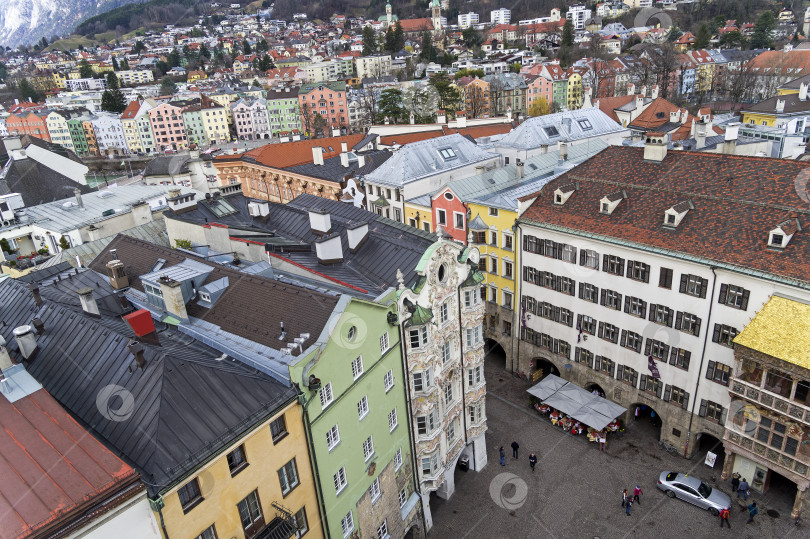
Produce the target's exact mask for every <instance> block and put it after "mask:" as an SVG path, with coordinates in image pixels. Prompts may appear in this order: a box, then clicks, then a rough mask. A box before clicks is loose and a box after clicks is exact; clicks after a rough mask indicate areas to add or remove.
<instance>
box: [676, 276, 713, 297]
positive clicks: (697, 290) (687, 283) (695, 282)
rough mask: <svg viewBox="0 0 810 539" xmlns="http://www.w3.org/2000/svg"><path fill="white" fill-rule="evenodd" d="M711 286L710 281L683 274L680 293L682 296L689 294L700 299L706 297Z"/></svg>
mask: <svg viewBox="0 0 810 539" xmlns="http://www.w3.org/2000/svg"><path fill="white" fill-rule="evenodd" d="M708 284H709V280H708V279H704V278H703V277H699V276H697V275H689V274H686V273H684V274H682V275H681V285H680V288H679V291H680V292H681V294H689V295H690V296H695V297H698V298H705V297H706V288H707V286H708Z"/></svg>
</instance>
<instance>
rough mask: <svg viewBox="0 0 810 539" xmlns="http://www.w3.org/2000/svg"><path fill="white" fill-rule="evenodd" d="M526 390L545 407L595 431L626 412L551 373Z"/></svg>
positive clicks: (616, 405)
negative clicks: (547, 406) (549, 407)
mask: <svg viewBox="0 0 810 539" xmlns="http://www.w3.org/2000/svg"><path fill="white" fill-rule="evenodd" d="M527 391H528V393H529V394H531V395H533V396H535V397H537V398H538V399H540V400H541V401H542V402H543V403H544V404H547V405H549V406H551V407H552V408H555V409H557V410H559V411H561V412H562V413H564V414H566V415H568V416H570V417H573V418H574V419H576V420H577V421H580V422H581V423H583V424H585V425H587V426H589V427H593V428H594V429H596V430H602V429H604V428H605V427H606V426H608V424H610V422H611V421H613V420H614V419H616V418H617V417H618V416H619V415H620V414H622V413H623V412H625V411H626V410H627V408H625V407H623V406H620V405H618V404H616V403H615V402H611V401H609V400H607V399H604V398H602V397H600V396H598V395H594V394H593V393H590V392H588V391H586V390H585V389H583V388H581V387H579V386H578V385H576V384H574V383H572V382H567V381H565V380H563V379H562V378H560V377H559V376H556V375H554V374H549V375H548V376H546V377H545V378H543V379H542V380H541V381H540V382H538V383H537V384H535V385H534V386H532V387H530V388H529V389H528V390H527Z"/></svg>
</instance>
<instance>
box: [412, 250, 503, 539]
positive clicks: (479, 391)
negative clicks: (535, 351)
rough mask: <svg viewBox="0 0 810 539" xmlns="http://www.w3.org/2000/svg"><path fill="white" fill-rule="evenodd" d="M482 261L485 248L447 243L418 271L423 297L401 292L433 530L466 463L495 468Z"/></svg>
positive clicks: (417, 440)
mask: <svg viewBox="0 0 810 539" xmlns="http://www.w3.org/2000/svg"><path fill="white" fill-rule="evenodd" d="M478 259H479V253H478V249H477V248H475V247H465V246H463V245H461V244H459V243H457V242H450V241H442V240H441V239H440V240H439V241H438V242H437V243H434V244H433V245H432V246H430V247H429V248H428V249H427V251H425V254H424V255H423V256H422V259H421V260H420V261H419V264H417V266H416V272H417V273H418V274H419V276H420V280H419V283H420V285H419V286H417V287H416V289H415V290H417V291H415V290H412V289H410V288H405V287H404V286H403V284H402V280H400V287H399V290H398V292H397V303H398V311H399V320H400V321H401V323H402V325H403V326H404V328H405V336H404V339H403V346H404V349H405V365H406V370H407V373H406V375H407V376H408V378H409V380H410V382H409V384H408V388H409V393H410V395H409V399H408V400H409V402H410V403H411V410H410V415H411V417H412V418H413V419H412V421H413V422H412V425H413V427H412V428H413V432H412V436H413V440H414V445H415V452H416V455H415V457H416V464H417V470H416V473H417V476H418V484H419V494H420V495H421V497H422V510H423V512H424V515H425V526H426V530H425V531H428V530H430V528H431V527H432V525H433V518H432V516H431V510H430V496H431V493H433V492H435V493H436V495H437V496H438V497H440V498H442V499H445V500H446V499H449V498H450V497H451V496H452V495H453V493H454V492H455V488H456V487H455V479H454V474H455V473H456V467H457V465H458V463H459V460H460V459H462V458H463V459H465V462H466V463H467V465H468V466H469V468H470V469H472V470H476V471H480V470H481V469H483V467H484V466H486V464H487V451H486V439H485V433H486V431H487V424H486V417H487V415H486V402H485V400H486V381H485V379H484V337H483V331H484V327H483V322H484V302H483V301H482V298H481V286H480V283H481V282H482V281H483V279H484V277H483V275H482V274H481V273H480V272H479V271H478V270H477V266H475V265H474V264H475V263H477V261H478ZM400 276H401V274H400Z"/></svg>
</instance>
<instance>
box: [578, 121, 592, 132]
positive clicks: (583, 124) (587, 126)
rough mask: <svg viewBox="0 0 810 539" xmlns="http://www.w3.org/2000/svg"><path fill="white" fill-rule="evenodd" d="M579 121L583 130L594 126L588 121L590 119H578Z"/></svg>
mask: <svg viewBox="0 0 810 539" xmlns="http://www.w3.org/2000/svg"><path fill="white" fill-rule="evenodd" d="M577 123H578V124H579V127H580V129H582V130H583V131H588V130H589V129H593V126H592V125H591V122H590V121H588V120H585V119H583V120H577Z"/></svg>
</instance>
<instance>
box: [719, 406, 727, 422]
mask: <svg viewBox="0 0 810 539" xmlns="http://www.w3.org/2000/svg"><path fill="white" fill-rule="evenodd" d="M727 415H728V409H727V408H725V407H724V408H723V411H722V412H720V424H721V425H725V424H726V416H727Z"/></svg>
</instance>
